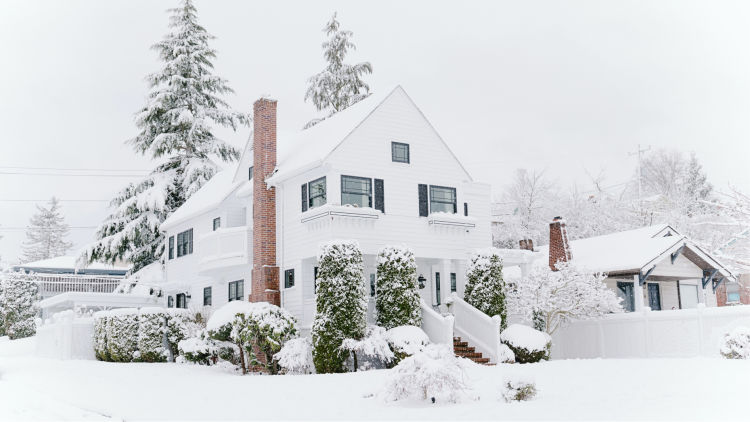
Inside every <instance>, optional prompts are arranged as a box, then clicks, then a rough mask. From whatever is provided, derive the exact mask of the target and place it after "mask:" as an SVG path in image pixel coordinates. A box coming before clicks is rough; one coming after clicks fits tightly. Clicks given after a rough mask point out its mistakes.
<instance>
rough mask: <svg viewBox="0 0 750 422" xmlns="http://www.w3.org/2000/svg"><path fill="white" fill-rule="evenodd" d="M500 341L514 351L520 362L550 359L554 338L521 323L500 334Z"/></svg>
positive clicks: (516, 358)
mask: <svg viewBox="0 0 750 422" xmlns="http://www.w3.org/2000/svg"><path fill="white" fill-rule="evenodd" d="M500 341H501V342H502V343H503V344H505V345H506V346H508V348H509V349H510V350H511V351H512V352H513V355H514V356H515V360H516V362H518V363H535V362H539V361H541V360H549V355H550V349H551V348H552V339H551V338H550V336H549V335H548V334H547V333H543V332H541V331H537V330H535V329H533V328H531V327H527V326H525V325H521V324H512V325H511V326H510V327H508V328H506V329H505V330H504V331H503V332H502V333H501V334H500Z"/></svg>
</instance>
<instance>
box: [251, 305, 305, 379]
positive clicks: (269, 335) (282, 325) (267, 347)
mask: <svg viewBox="0 0 750 422" xmlns="http://www.w3.org/2000/svg"><path fill="white" fill-rule="evenodd" d="M295 322H296V321H295V319H294V317H293V316H292V314H290V313H289V311H287V310H286V309H282V308H280V307H278V306H276V305H272V304H270V303H266V302H258V303H253V304H252V307H251V311H250V313H249V315H247V320H246V326H245V327H244V329H243V330H241V332H240V338H241V339H242V341H243V343H244V345H245V348H246V349H247V352H248V355H249V356H250V363H251V364H252V365H253V366H260V367H263V368H264V369H265V370H267V371H268V372H270V373H271V374H276V373H277V372H278V367H277V365H276V363H275V362H274V360H273V356H274V355H275V354H276V353H277V352H278V351H279V350H281V346H282V345H283V344H284V343H285V342H287V341H288V340H291V339H292V338H294V337H295V336H296V335H297V329H296V328H295Z"/></svg>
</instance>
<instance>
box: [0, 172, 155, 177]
mask: <svg viewBox="0 0 750 422" xmlns="http://www.w3.org/2000/svg"><path fill="white" fill-rule="evenodd" d="M0 174H8V175H10V174H12V175H23V176H74V177H75V176H78V177H143V176H145V175H147V174H148V173H142V174H96V173H89V174H71V173H29V172H21V171H0Z"/></svg>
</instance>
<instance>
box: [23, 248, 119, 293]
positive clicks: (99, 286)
mask: <svg viewBox="0 0 750 422" xmlns="http://www.w3.org/2000/svg"><path fill="white" fill-rule="evenodd" d="M76 259H77V258H76V257H74V256H58V257H56V258H50V259H44V260H41V261H34V262H29V263H26V264H19V265H14V266H13V267H12V270H13V271H16V272H18V271H22V272H24V273H26V274H27V278H28V279H30V280H33V281H35V282H36V283H37V284H38V286H39V294H40V296H41V299H47V298H50V297H52V296H56V295H58V294H61V293H66V292H95V293H112V292H114V291H115V288H117V286H118V285H119V284H120V282H121V281H122V280H123V279H124V278H125V274H126V273H127V272H128V269H129V268H128V267H122V266H113V265H109V264H102V263H98V262H94V263H92V264H89V265H88V266H86V267H85V268H78V269H77V268H76Z"/></svg>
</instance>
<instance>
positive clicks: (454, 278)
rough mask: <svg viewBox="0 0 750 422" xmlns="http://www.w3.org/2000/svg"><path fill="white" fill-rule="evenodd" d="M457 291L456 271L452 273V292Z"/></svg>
mask: <svg viewBox="0 0 750 422" xmlns="http://www.w3.org/2000/svg"><path fill="white" fill-rule="evenodd" d="M455 291H456V273H451V292H455Z"/></svg>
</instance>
